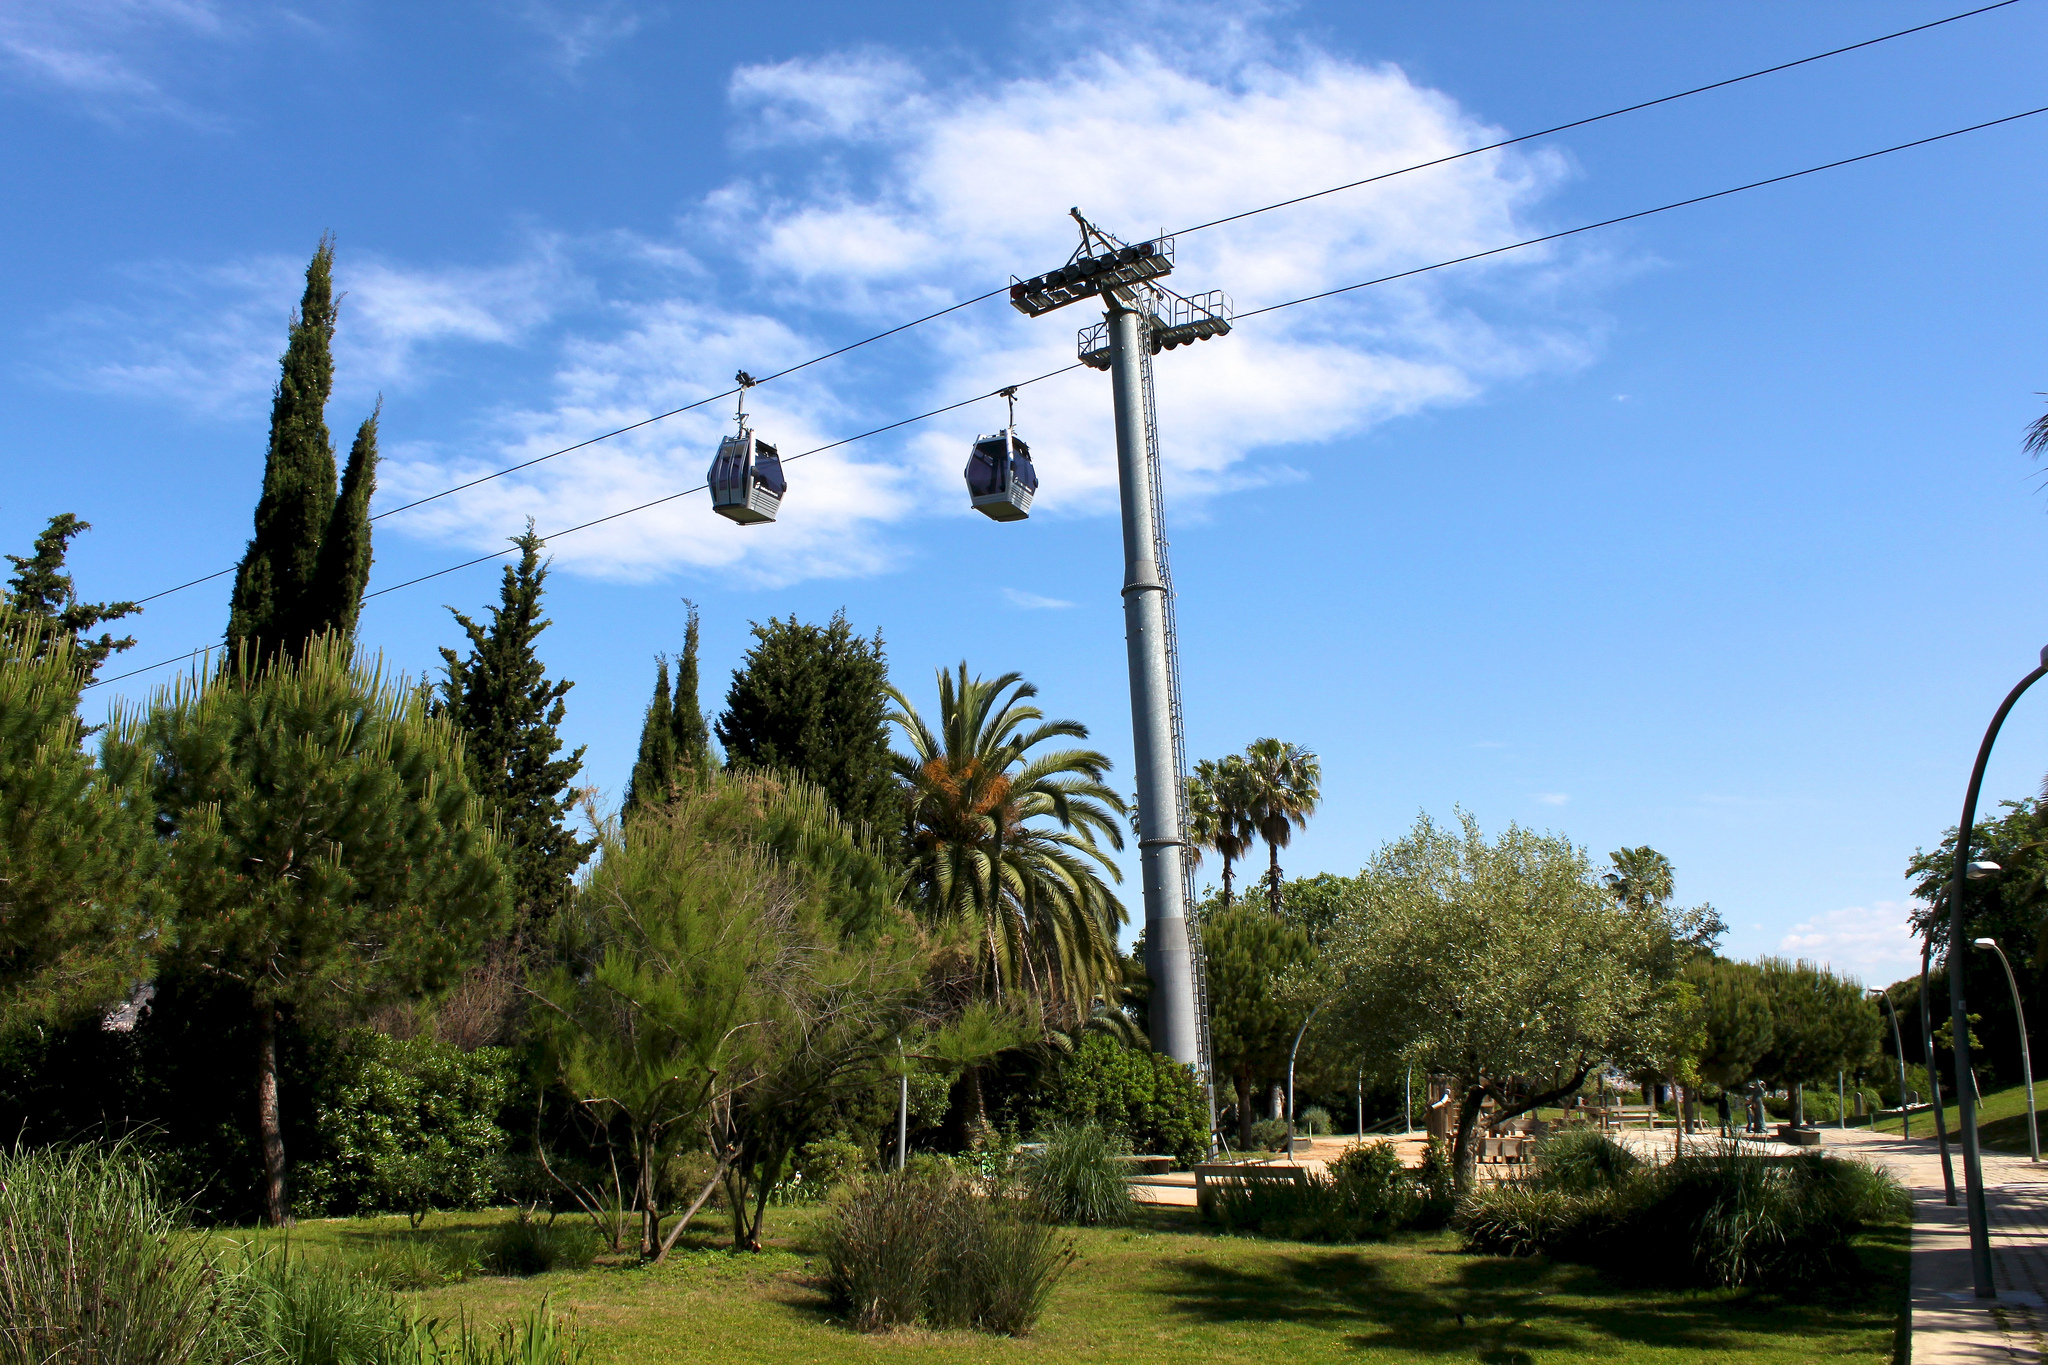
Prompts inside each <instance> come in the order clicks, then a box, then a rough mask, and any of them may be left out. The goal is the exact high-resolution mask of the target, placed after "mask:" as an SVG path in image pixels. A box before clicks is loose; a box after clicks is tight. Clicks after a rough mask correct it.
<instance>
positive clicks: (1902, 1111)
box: [1870, 990, 1913, 1140]
mask: <svg viewBox="0 0 2048 1365" xmlns="http://www.w3.org/2000/svg"><path fill="white" fill-rule="evenodd" d="M1870 998H1871V999H1873V1000H1882V1001H1884V1007H1885V1008H1886V1009H1888V1010H1890V1011H1891V1012H1892V1050H1893V1051H1895V1052H1897V1053H1898V1056H1899V1136H1900V1137H1902V1138H1906V1139H1909V1140H1910V1139H1911V1138H1912V1136H1913V1111H1912V1110H1910V1109H1908V1108H1907V1107H1906V1043H1905V1040H1904V1039H1903V1038H1901V1037H1900V1035H1899V1007H1898V1006H1897V1005H1894V1004H1893V1003H1892V998H1891V997H1890V996H1889V995H1886V994H1885V993H1884V992H1883V991H1876V990H1874V991H1872V992H1871V993H1870Z"/></svg>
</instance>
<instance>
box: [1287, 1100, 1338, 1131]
mask: <svg viewBox="0 0 2048 1365" xmlns="http://www.w3.org/2000/svg"><path fill="white" fill-rule="evenodd" d="M1295 1129H1296V1131H1298V1132H1300V1133H1302V1134H1304V1135H1306V1136H1308V1137H1316V1136H1318V1135H1326V1134H1328V1133H1330V1132H1331V1131H1332V1128H1331V1124H1330V1111H1329V1110H1327V1109H1325V1108H1323V1106H1321V1105H1320V1104H1312V1105H1310V1106H1309V1107H1308V1108H1306V1109H1304V1110H1302V1111H1301V1114H1300V1117H1299V1120H1298V1121H1297V1122H1296V1124H1295Z"/></svg>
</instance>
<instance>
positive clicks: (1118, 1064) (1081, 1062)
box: [1015, 1033, 1209, 1166]
mask: <svg viewBox="0 0 2048 1365" xmlns="http://www.w3.org/2000/svg"><path fill="white" fill-rule="evenodd" d="M1015 1117H1016V1119H1017V1121H1018V1124H1019V1127H1020V1128H1021V1129H1022V1130H1023V1131H1026V1132H1033V1131H1038V1130H1041V1129H1046V1128H1052V1127H1058V1126H1074V1125H1079V1124H1088V1123H1092V1124H1094V1125H1096V1126H1097V1127H1099V1128H1101V1129H1102V1130H1103V1131H1104V1132H1106V1133H1111V1134H1114V1135H1116V1136H1119V1137H1121V1138H1123V1139H1124V1140H1125V1141H1127V1142H1129V1143H1130V1144H1131V1150H1132V1151H1136V1152H1149V1153H1159V1154H1162V1155H1170V1156H1172V1157H1173V1158H1174V1159H1175V1160H1176V1161H1178V1162H1179V1163H1180V1164H1181V1165H1183V1166H1186V1165H1191V1164H1193V1163H1194V1162H1197V1161H1200V1160H1201V1159H1202V1158H1203V1157H1204V1156H1206V1155H1207V1154H1208V1150H1209V1105H1208V1100H1207V1099H1206V1097H1205V1096H1204V1095H1203V1093H1202V1086H1201V1082H1199V1081H1198V1080H1196V1079H1195V1073H1194V1072H1193V1071H1192V1070H1191V1069H1189V1068H1188V1067H1186V1066H1183V1065H1181V1064H1180V1063H1179V1062H1176V1061H1174V1060H1173V1058H1171V1057H1168V1056H1166V1055H1164V1054H1163V1053H1158V1052H1150V1051H1146V1050H1143V1049H1139V1048H1130V1047H1125V1046H1124V1045H1123V1044H1122V1043H1120V1042H1118V1041H1117V1040H1116V1039H1114V1038H1112V1037H1110V1036H1109V1035H1108V1034H1106V1033H1084V1034H1083V1035H1082V1036H1081V1041H1080V1042H1079V1043H1078V1044H1076V1045H1075V1048H1074V1050H1073V1052H1071V1053H1069V1054H1068V1055H1066V1056H1064V1057H1061V1058H1059V1059H1058V1060H1057V1061H1054V1062H1052V1063H1051V1064H1049V1065H1048V1066H1047V1068H1046V1071H1045V1074H1044V1075H1043V1076H1042V1077H1041V1078H1040V1080H1039V1083H1038V1084H1037V1085H1036V1086H1034V1087H1033V1089H1032V1091H1031V1093H1030V1097H1029V1098H1028V1099H1027V1100H1026V1101H1024V1102H1023V1104H1022V1105H1021V1106H1020V1108H1019V1112H1018V1113H1017V1114H1016V1116H1015Z"/></svg>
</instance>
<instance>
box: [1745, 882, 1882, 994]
mask: <svg viewBox="0 0 2048 1365" xmlns="http://www.w3.org/2000/svg"><path fill="white" fill-rule="evenodd" d="M1915 908H1916V907H1914V906H1912V905H1910V904H1907V903H1904V902H1901V901H1878V902H1876V903H1875V904H1873V905H1870V906H1861V905H1852V906H1848V907H1846V908H1844V909H1841V910H1830V911H1827V912H1825V913H1824V914H1819V915H1815V916H1814V917H1813V918H1812V919H1809V920H1805V921H1803V922H1802V923H1799V924H1796V925H1794V926H1793V927H1792V931H1791V932H1790V933H1788V934H1786V935H1785V937H1784V938H1783V939H1782V940H1781V941H1780V942H1779V944H1778V951H1779V952H1780V953H1782V954H1784V955H1785V956H1786V957H1791V958H1807V959H1810V960H1812V961H1815V962H1820V963H1824V964H1826V965H1828V966H1830V967H1832V968H1834V970H1835V971H1837V972H1840V973H1843V974H1845V975H1848V976H1853V977H1855V978H1857V979H1858V980H1860V981H1862V982H1864V983H1865V984H1866V985H1872V986H1882V985H1885V984H1886V983H1888V982H1892V981H1896V980H1899V979H1900V978H1902V977H1907V976H1911V975H1912V974H1914V973H1915V972H1917V971H1918V970H1919V969H1920V946H1919V944H1920V941H1919V938H1918V936H1917V935H1915V933H1914V932H1913V927H1912V925H1911V923H1909V920H1908V917H1909V916H1910V915H1911V914H1912V913H1913V910H1914V909H1915ZM1759 927H1761V926H1759Z"/></svg>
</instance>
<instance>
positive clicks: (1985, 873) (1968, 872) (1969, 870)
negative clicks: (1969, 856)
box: [1963, 858, 2005, 882]
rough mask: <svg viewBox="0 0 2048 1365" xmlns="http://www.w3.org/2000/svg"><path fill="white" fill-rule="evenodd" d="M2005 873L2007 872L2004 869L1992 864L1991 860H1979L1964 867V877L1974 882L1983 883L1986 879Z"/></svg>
mask: <svg viewBox="0 0 2048 1365" xmlns="http://www.w3.org/2000/svg"><path fill="white" fill-rule="evenodd" d="M2003 871H2005V869H2004V868H2002V867H2000V866H1999V865H1998V864H1997V863H1994V862H1992V861H1991V860H1990V859H1989V858H1979V859H1978V860H1977V861H1976V862H1973V863H1969V864H1966V865H1965V866H1964V868H1963V875H1964V876H1965V877H1968V878H1969V879H1970V880H1971V881H1973V882H1981V881H1983V880H1984V879H1985V878H1986V877H1995V876H1997V875H1998V874H1999V873H2001V872H2003Z"/></svg>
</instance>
